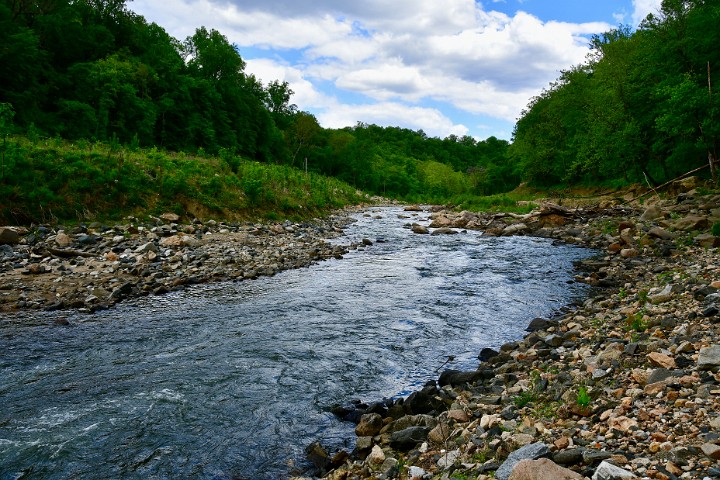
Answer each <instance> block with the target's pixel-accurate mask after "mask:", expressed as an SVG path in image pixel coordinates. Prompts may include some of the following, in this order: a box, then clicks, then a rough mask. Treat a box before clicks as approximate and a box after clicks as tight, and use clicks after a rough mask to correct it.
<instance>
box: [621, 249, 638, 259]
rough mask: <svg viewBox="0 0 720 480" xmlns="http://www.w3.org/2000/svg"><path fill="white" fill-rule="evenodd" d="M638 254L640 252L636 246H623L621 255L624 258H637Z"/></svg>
mask: <svg viewBox="0 0 720 480" xmlns="http://www.w3.org/2000/svg"><path fill="white" fill-rule="evenodd" d="M638 255H640V252H638V251H637V250H636V249H634V248H623V249H622V250H620V256H621V257H622V258H635V257H637V256H638Z"/></svg>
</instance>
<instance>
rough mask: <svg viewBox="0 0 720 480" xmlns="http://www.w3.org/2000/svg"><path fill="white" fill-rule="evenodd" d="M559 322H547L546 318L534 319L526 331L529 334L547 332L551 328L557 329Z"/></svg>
mask: <svg viewBox="0 0 720 480" xmlns="http://www.w3.org/2000/svg"><path fill="white" fill-rule="evenodd" d="M557 326H558V321H557V320H546V319H544V318H534V319H533V320H532V321H531V322H530V324H529V325H528V327H527V328H526V329H525V330H526V331H528V332H537V331H539V330H547V329H548V328H550V327H557Z"/></svg>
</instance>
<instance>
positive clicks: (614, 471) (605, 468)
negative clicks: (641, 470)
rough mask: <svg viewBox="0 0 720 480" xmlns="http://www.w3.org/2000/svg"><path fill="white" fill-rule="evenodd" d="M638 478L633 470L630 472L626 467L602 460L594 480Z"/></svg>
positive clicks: (593, 477)
mask: <svg viewBox="0 0 720 480" xmlns="http://www.w3.org/2000/svg"><path fill="white" fill-rule="evenodd" d="M631 478H638V477H637V476H636V475H635V474H633V473H632V472H628V471H627V470H625V469H624V468H620V467H616V466H615V465H613V464H612V463H608V462H602V463H601V464H600V465H598V468H597V469H596V470H595V474H594V475H593V476H592V480H625V479H631Z"/></svg>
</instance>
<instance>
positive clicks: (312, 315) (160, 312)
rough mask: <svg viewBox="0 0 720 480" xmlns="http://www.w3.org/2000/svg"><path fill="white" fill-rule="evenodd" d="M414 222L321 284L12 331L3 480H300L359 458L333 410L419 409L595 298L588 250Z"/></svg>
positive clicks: (3, 337) (290, 283)
mask: <svg viewBox="0 0 720 480" xmlns="http://www.w3.org/2000/svg"><path fill="white" fill-rule="evenodd" d="M402 213H403V212H401V210H400V209H397V208H383V209H376V210H375V211H374V213H373V214H372V215H373V216H371V217H368V216H363V215H362V214H358V215H357V218H358V221H357V222H356V223H354V224H353V225H351V226H350V227H349V228H348V229H347V231H346V235H347V236H346V237H343V238H341V239H339V240H336V241H339V242H344V243H347V242H349V240H354V241H358V240H360V239H362V238H365V237H367V238H370V239H371V240H374V241H375V242H374V244H373V245H372V246H369V247H367V248H366V249H364V250H362V249H361V250H358V251H353V252H351V253H350V254H348V255H346V257H345V259H342V260H330V261H326V262H323V263H321V264H318V265H315V266H313V267H311V268H309V269H300V270H292V271H287V272H284V273H282V274H279V275H276V276H274V277H268V278H261V279H258V280H254V281H246V282H239V283H224V284H214V285H207V286H198V287H193V288H192V289H188V290H186V291H183V292H175V293H172V294H169V295H165V296H162V297H152V298H145V299H142V300H138V301H134V302H128V303H125V304H123V305H121V306H119V307H116V308H114V309H112V310H110V311H105V312H99V313H96V314H93V315H83V314H67V313H64V314H63V315H64V316H65V317H66V318H68V320H69V321H70V323H71V325H72V326H70V327H62V326H56V325H54V324H53V318H54V317H53V316H52V315H54V314H49V313H48V314H38V313H36V314H34V315H31V314H26V315H25V316H17V317H15V316H13V317H9V318H4V319H3V320H2V321H0V479H1V480H7V479H16V478H38V479H40V478H42V479H65V478H83V479H95V478H97V479H100V478H103V479H104V478H143V479H144V478H198V479H245V478H248V479H250V478H252V479H265V478H267V479H271V478H272V479H276V478H285V477H287V476H288V475H289V474H290V472H291V471H292V470H293V468H296V467H300V466H302V462H303V460H302V457H303V449H304V447H305V446H306V445H308V444H310V443H312V442H313V441H316V440H320V441H321V443H322V444H323V445H325V446H330V447H334V448H340V447H345V448H352V441H353V428H354V425H352V424H348V423H344V422H341V421H338V420H337V419H336V418H334V416H333V415H332V414H331V413H329V409H330V408H331V407H332V406H333V405H334V404H345V403H347V402H348V401H349V400H350V399H361V400H364V401H377V400H381V399H382V398H387V397H395V396H402V395H407V394H408V393H410V392H411V391H412V390H413V389H414V388H416V387H419V386H421V385H422V384H424V383H425V382H426V381H428V380H431V379H434V378H437V376H438V369H439V368H440V367H441V366H442V365H443V363H444V362H445V361H446V360H447V357H448V356H451V355H453V356H455V360H454V361H452V362H451V363H449V365H448V366H446V367H444V368H456V369H474V368H476V367H477V365H478V361H477V359H476V357H477V354H478V352H479V351H480V350H481V349H482V348H483V347H487V346H489V347H498V346H499V345H501V344H502V343H504V342H506V341H510V340H515V339H518V338H520V337H522V335H523V330H524V328H525V326H526V325H527V323H528V322H529V321H530V320H531V319H532V318H534V317H536V316H547V315H550V314H551V313H552V312H553V311H556V310H557V309H559V308H560V307H562V306H563V305H566V304H568V303H569V302H571V301H573V300H574V299H577V298H579V297H580V296H581V295H582V294H583V287H582V286H581V285H579V284H569V283H568V280H570V279H571V270H572V261H573V260H575V259H579V258H583V257H587V256H589V255H590V254H591V252H589V251H587V250H583V249H580V248H574V247H570V246H553V245H552V243H551V242H550V241H548V240H544V239H536V238H528V237H510V238H487V237H483V236H481V235H480V234H479V233H477V232H467V233H462V234H459V235H453V236H446V235H443V236H429V235H416V234H413V233H411V232H410V231H409V230H408V229H407V228H404V224H405V223H406V222H408V221H411V220H408V219H403V218H399V217H400V216H401V214H402ZM426 216H427V215H426V214H422V215H420V216H419V217H418V218H414V219H413V220H412V221H419V219H424V218H425V217H426ZM375 217H382V218H375ZM419 223H422V222H419ZM377 240H379V241H377Z"/></svg>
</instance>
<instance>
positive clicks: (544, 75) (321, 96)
mask: <svg viewBox="0 0 720 480" xmlns="http://www.w3.org/2000/svg"><path fill="white" fill-rule="evenodd" d="M497 1H498V0H493V2H497ZM658 2H659V0H657V1H656V0H635V1H634V5H635V9H636V10H635V12H636V15H640V14H641V12H642V11H644V10H643V9H647V8H652V6H653V4H657V3H658ZM129 6H130V7H131V8H132V9H134V10H135V11H137V12H139V13H140V14H142V15H145V16H146V17H147V18H148V19H149V20H151V21H152V20H154V21H157V23H159V24H160V25H162V26H163V27H165V28H166V29H167V30H168V32H169V33H170V34H171V35H173V36H175V37H177V38H185V37H186V36H188V35H191V34H192V33H193V32H194V30H195V28H196V27H198V26H201V25H204V26H206V27H208V28H215V29H217V30H219V31H220V32H221V33H223V34H224V35H225V36H227V37H228V39H229V40H230V41H231V42H233V43H235V44H237V45H239V46H240V47H241V48H245V49H246V50H247V49H265V50H267V51H268V54H267V57H268V58H265V59H260V58H254V59H253V58H245V60H246V61H247V71H248V72H250V73H253V74H255V75H256V76H257V77H258V78H260V79H261V80H263V81H264V82H265V83H267V82H269V81H271V80H275V79H278V80H284V81H288V82H289V83H290V87H291V88H292V90H293V91H294V92H295V95H294V96H293V98H292V101H293V103H296V104H297V105H298V107H299V108H300V109H302V110H310V111H315V112H316V113H317V116H318V119H319V120H320V121H321V123H322V124H323V125H324V126H327V127H331V128H332V127H337V126H345V125H354V124H355V123H356V122H357V121H365V122H368V123H378V124H388V125H391V124H394V125H403V126H407V127H408V128H422V129H423V130H424V131H426V132H428V133H431V132H439V133H441V134H442V136H445V135H448V134H450V133H455V134H458V135H462V134H465V133H467V132H468V129H467V128H466V127H465V126H464V125H462V124H456V122H453V121H452V120H450V119H449V118H448V117H447V116H446V115H444V114H443V113H442V112H441V111H440V110H438V108H441V106H440V105H439V103H447V104H450V105H452V106H453V107H454V108H456V109H458V110H461V111H465V112H469V113H472V114H478V115H489V116H492V117H494V118H498V119H502V120H503V121H514V120H515V119H516V118H517V117H518V115H519V113H520V111H521V110H522V109H523V108H524V107H525V106H526V105H527V102H528V99H529V98H530V97H532V96H533V95H536V94H537V93H538V92H539V91H540V90H541V89H542V88H544V87H546V86H547V85H548V83H549V82H550V81H552V80H554V79H555V78H557V76H558V74H559V70H561V69H566V68H569V67H570V66H572V65H575V64H578V63H580V62H582V61H583V60H584V58H585V55H586V54H587V51H588V50H587V39H586V38H585V37H584V35H588V34H592V33H600V32H603V31H607V30H608V29H609V28H611V26H610V25H607V24H605V23H584V24H572V23H563V22H557V21H556V22H543V21H541V20H540V19H538V18H537V17H534V16H532V15H529V14H527V13H523V12H518V13H517V14H515V15H514V16H508V15H506V14H503V13H500V12H496V11H491V10H484V9H483V7H482V5H481V4H480V3H479V2H475V1H474V0H444V1H443V2H437V1H436V0H396V1H395V2H393V3H392V4H388V3H387V2H386V1H384V0H369V1H365V2H357V1H356V0H352V1H351V0H243V1H238V0H235V1H228V0H166V1H163V2H156V1H151V0H135V1H134V2H132V3H130V4H129ZM254 51H255V52H257V50H254ZM283 56H284V57H285V58H286V59H287V60H280V58H281V57H283ZM328 85H331V86H333V89H330V90H328V89H327V86H328ZM344 92H349V93H350V94H352V95H354V101H353V103H352V104H347V105H346V104H345V103H349V102H346V101H343V100H342V99H343V98H344V96H345V95H346V94H345V93H344ZM358 98H361V100H358ZM372 101H377V102H380V103H378V104H372V103H370V102H372ZM428 102H433V103H432V105H433V108H427V106H426V105H428ZM362 115H365V117H363V116H362ZM343 122H349V123H343Z"/></svg>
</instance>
